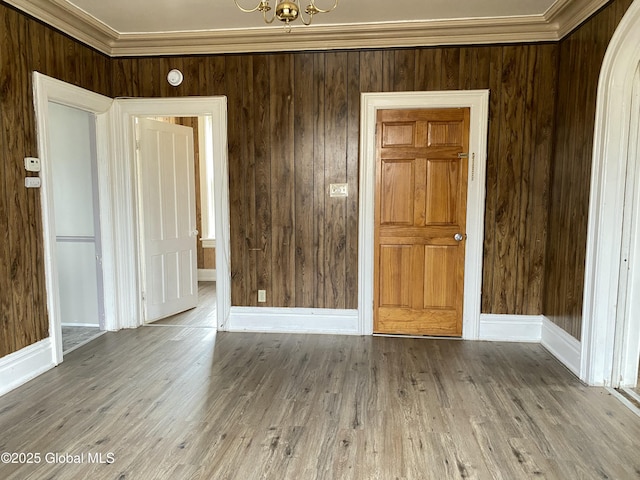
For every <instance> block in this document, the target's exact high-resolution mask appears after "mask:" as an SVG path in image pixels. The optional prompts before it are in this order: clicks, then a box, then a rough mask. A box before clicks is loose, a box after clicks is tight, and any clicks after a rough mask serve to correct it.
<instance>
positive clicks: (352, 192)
mask: <svg viewBox="0 0 640 480" xmlns="http://www.w3.org/2000/svg"><path fill="white" fill-rule="evenodd" d="M359 88H360V55H359V54H358V53H357V52H351V53H349V55H348V58H347V99H348V106H347V157H346V160H347V184H348V185H349V196H348V197H347V199H346V203H347V206H346V208H347V211H346V245H345V258H346V259H348V260H347V261H346V264H345V308H351V309H356V308H358V262H357V260H358V215H359V202H358V198H359V186H358V172H359V168H358V164H359V158H358V152H359V147H358V145H359V142H360V89H359Z"/></svg>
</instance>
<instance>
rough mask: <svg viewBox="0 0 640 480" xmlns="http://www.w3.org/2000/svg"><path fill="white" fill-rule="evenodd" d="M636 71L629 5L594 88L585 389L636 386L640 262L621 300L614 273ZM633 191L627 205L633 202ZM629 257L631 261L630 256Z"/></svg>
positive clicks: (633, 9) (637, 49)
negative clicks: (627, 338) (629, 340)
mask: <svg viewBox="0 0 640 480" xmlns="http://www.w3.org/2000/svg"><path fill="white" fill-rule="evenodd" d="M639 65H640V1H635V2H633V3H632V4H631V6H630V7H629V9H628V10H627V12H626V14H625V16H624V17H623V19H622V21H621V22H620V24H619V25H618V28H617V30H616V32H615V33H614V35H613V37H612V39H611V42H610V44H609V47H608V48H607V52H606V54H605V57H604V61H603V64H602V69H601V72H600V79H599V82H598V96H597V104H596V120H595V132H594V143H593V159H592V173H591V197H590V201H589V224H588V230H587V252H586V268H585V287H584V300H583V309H582V339H581V349H582V351H581V366H580V378H581V379H582V380H583V381H585V382H586V383H588V384H589V385H607V386H614V387H617V386H624V385H632V384H635V381H636V379H631V378H629V376H630V374H631V372H632V370H633V363H634V362H635V364H636V365H635V368H636V369H637V362H638V355H639V350H640V346H639V345H638V341H637V340H636V342H635V345H634V344H633V343H628V344H627V346H626V347H624V342H623V341H622V337H621V335H622V336H623V337H624V336H625V335H626V336H628V335H630V334H633V335H635V336H636V339H637V338H638V335H640V315H638V312H639V310H638V307H639V306H638V305H634V304H637V303H638V302H639V300H638V299H635V302H634V301H633V300H634V298H633V297H634V293H637V292H633V291H632V290H631V289H632V288H633V285H640V284H639V283H638V282H640V258H638V257H639V255H637V254H636V255H635V256H634V257H633V258H632V257H629V261H630V262H632V263H631V265H630V270H629V271H630V273H629V277H628V281H627V282H624V283H626V284H627V285H630V286H631V287H629V289H630V290H629V291H628V293H629V294H628V295H627V294H626V293H627V292H623V291H620V288H624V287H623V286H620V272H621V263H623V262H624V260H625V258H626V255H625V256H624V257H623V254H626V252H623V250H622V237H623V233H624V232H625V229H624V227H625V226H624V225H623V224H624V209H625V208H632V205H626V206H625V203H624V201H625V184H626V180H627V166H628V165H629V164H630V162H637V161H638V159H637V158H632V155H633V153H632V152H633V149H634V142H636V143H635V145H637V142H638V139H637V135H638V133H637V131H636V132H632V131H630V126H631V125H632V124H633V123H632V118H633V116H634V115H638V114H640V112H638V111H634V107H633V105H638V102H637V101H636V102H635V103H634V102H633V101H632V99H633V95H634V83H636V82H638V66H639ZM636 95H637V91H636ZM636 155H637V153H636ZM635 183H636V185H637V181H636V182H635ZM635 188H636V193H634V194H633V195H632V196H630V198H637V197H638V195H637V189H638V187H637V186H636V187H635ZM632 216H633V218H631V220H630V221H631V223H633V224H634V225H636V227H637V225H638V222H639V221H640V216H639V215H638V209H637V208H636V211H635V213H634V214H633V215H632ZM629 217H631V216H629ZM626 227H627V228H629V225H627V226H626ZM633 243H634V242H632V244H633ZM630 253H632V254H633V253H634V252H633V248H631V251H630ZM635 296H636V297H637V296H638V295H635ZM619 298H626V299H627V302H626V303H627V306H626V307H620V308H619V305H618V299H619ZM630 302H631V303H630ZM632 312H636V313H635V314H631V313H632ZM616 332H618V333H617V335H618V336H617V335H616ZM616 337H617V341H616ZM616 343H617V344H618V347H616ZM616 364H617V365H619V368H615V365H616Z"/></svg>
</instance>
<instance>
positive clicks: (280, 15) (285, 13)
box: [233, 0, 339, 32]
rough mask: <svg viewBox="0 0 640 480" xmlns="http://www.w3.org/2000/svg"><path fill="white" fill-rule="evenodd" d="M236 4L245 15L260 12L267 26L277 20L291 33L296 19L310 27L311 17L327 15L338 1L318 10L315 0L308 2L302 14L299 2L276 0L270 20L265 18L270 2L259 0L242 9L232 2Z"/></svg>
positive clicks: (236, 0)
mask: <svg viewBox="0 0 640 480" xmlns="http://www.w3.org/2000/svg"><path fill="white" fill-rule="evenodd" d="M233 1H234V2H235V4H236V7H238V9H239V10H240V11H242V12H245V13H253V12H262V17H263V18H264V22H265V23H267V24H269V23H273V21H274V20H275V19H276V18H277V19H278V20H280V21H282V22H284V23H285V26H284V27H285V31H286V32H289V31H291V22H293V21H295V20H296V19H297V18H298V17H299V18H300V20H301V21H302V23H304V24H305V25H311V22H312V21H313V16H314V15H315V14H317V13H329V12H331V11H333V10H334V9H335V8H336V7H337V6H338V2H339V0H334V1H333V6H331V8H328V9H326V10H325V9H322V8H318V6H317V5H316V3H315V2H316V0H309V5H307V6H306V8H305V9H304V12H303V11H302V10H301V9H300V0H278V3H277V4H276V9H275V12H274V13H273V14H272V15H271V17H270V18H268V17H267V12H269V11H270V10H271V6H270V5H269V2H270V0H260V2H259V3H258V4H257V5H256V6H255V7H254V8H244V7H242V6H241V5H240V4H239V3H238V0H233Z"/></svg>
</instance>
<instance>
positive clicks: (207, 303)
mask: <svg viewBox="0 0 640 480" xmlns="http://www.w3.org/2000/svg"><path fill="white" fill-rule="evenodd" d="M148 325H153V326H156V325H159V326H181V327H185V326H190V327H209V328H215V327H216V282H198V306H197V307H196V308H193V309H191V310H188V311H186V312H184V313H179V314H178V315H173V316H171V317H167V318H164V319H162V320H158V321H155V322H153V323H149V324H148Z"/></svg>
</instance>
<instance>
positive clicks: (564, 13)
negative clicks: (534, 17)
mask: <svg viewBox="0 0 640 480" xmlns="http://www.w3.org/2000/svg"><path fill="white" fill-rule="evenodd" d="M610 1H611V0H585V1H575V0H557V1H556V2H555V3H554V4H553V5H552V6H551V7H550V8H549V10H547V11H546V12H545V14H544V17H545V19H546V20H547V22H549V23H550V24H552V25H554V26H555V29H556V31H557V32H558V38H560V39H562V38H564V37H566V36H567V35H569V34H570V33H571V32H572V31H573V30H575V29H576V28H578V27H579V26H580V24H581V23H582V22H584V21H585V20H587V19H588V18H589V17H591V15H593V14H594V13H596V12H597V11H598V10H600V9H601V8H602V7H604V6H605V5H606V4H607V3H609V2H610Z"/></svg>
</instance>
